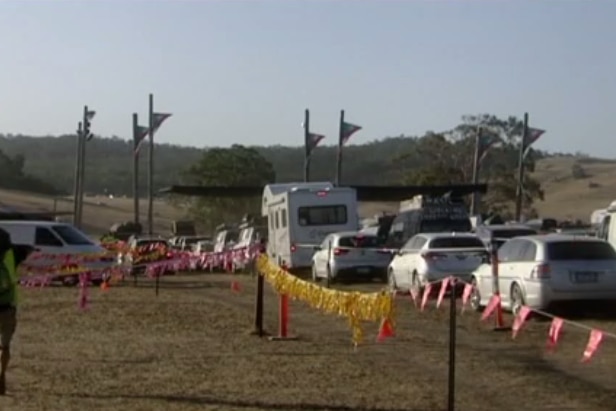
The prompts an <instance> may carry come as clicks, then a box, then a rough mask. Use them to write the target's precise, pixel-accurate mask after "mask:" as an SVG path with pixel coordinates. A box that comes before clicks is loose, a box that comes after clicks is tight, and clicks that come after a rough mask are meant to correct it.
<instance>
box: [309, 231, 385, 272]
mask: <svg viewBox="0 0 616 411" xmlns="http://www.w3.org/2000/svg"><path fill="white" fill-rule="evenodd" d="M314 250H315V253H314V255H313V256H312V280H313V281H315V282H318V281H320V280H322V279H329V281H332V282H333V281H336V280H338V279H339V278H340V277H342V276H344V275H353V276H355V277H363V278H366V279H373V278H379V279H384V280H385V279H386V274H387V265H388V263H389V261H390V260H391V254H390V253H389V251H387V250H384V249H383V248H382V247H380V244H379V240H378V238H377V236H376V235H371V234H365V233H361V232H357V231H347V232H342V233H334V234H329V235H328V236H327V237H325V239H324V240H323V242H322V243H321V244H320V245H318V246H316V247H314Z"/></svg>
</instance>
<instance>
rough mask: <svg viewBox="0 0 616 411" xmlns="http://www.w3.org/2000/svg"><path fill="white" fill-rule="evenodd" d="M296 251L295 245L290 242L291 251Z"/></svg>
mask: <svg viewBox="0 0 616 411" xmlns="http://www.w3.org/2000/svg"><path fill="white" fill-rule="evenodd" d="M296 251H297V247H296V246H295V244H291V252H292V253H294V252H296Z"/></svg>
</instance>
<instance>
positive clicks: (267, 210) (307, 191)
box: [261, 182, 359, 269]
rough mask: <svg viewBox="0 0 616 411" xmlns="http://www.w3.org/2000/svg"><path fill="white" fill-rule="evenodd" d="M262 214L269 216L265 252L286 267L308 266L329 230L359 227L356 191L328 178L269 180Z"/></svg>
mask: <svg viewBox="0 0 616 411" xmlns="http://www.w3.org/2000/svg"><path fill="white" fill-rule="evenodd" d="M261 214H262V215H263V217H267V219H268V236H267V237H268V242H267V254H268V256H269V257H270V258H272V259H273V260H274V261H276V262H277V263H278V264H281V265H282V264H284V265H286V266H287V267H288V268H296V269H298V268H299V269H303V268H310V267H311V265H312V255H313V254H314V247H315V246H318V245H320V244H321V243H322V242H323V240H324V239H325V237H326V236H327V235H328V234H331V233H336V232H341V231H358V229H359V219H358V218H357V193H356V191H355V189H353V188H350V187H335V186H334V185H333V184H332V183H330V182H320V183H319V182H311V183H286V184H268V185H266V186H265V188H264V189H263V205H262V208H261Z"/></svg>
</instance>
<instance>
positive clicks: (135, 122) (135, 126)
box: [133, 113, 141, 226]
mask: <svg viewBox="0 0 616 411" xmlns="http://www.w3.org/2000/svg"><path fill="white" fill-rule="evenodd" d="M138 133H139V118H138V116H137V113H133V210H134V222H135V225H136V226H138V225H139V152H138V151H137V150H138V148H139V143H141V141H140V139H139V135H138Z"/></svg>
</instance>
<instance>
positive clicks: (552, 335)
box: [547, 317, 564, 351]
mask: <svg viewBox="0 0 616 411" xmlns="http://www.w3.org/2000/svg"><path fill="white" fill-rule="evenodd" d="M563 322H564V321H563V319H562V318H558V317H554V319H553V320H552V324H550V331H548V342H547V349H548V350H549V351H554V350H555V349H556V345H557V344H558V340H559V339H560V331H561V329H562V328H563Z"/></svg>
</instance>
